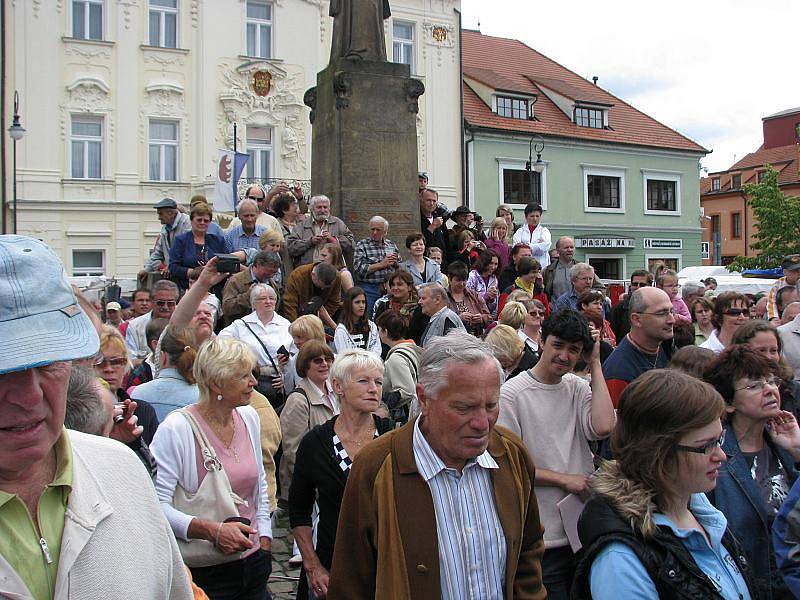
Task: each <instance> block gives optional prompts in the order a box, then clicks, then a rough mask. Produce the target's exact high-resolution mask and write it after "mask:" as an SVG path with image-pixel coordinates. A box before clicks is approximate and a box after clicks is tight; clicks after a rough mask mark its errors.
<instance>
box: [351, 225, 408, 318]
mask: <svg viewBox="0 0 800 600" xmlns="http://www.w3.org/2000/svg"><path fill="white" fill-rule="evenodd" d="M388 231H389V221H387V220H386V219H384V218H383V217H379V216H374V217H372V218H371V219H370V220H369V237H368V238H364V239H363V240H358V243H357V244H356V252H355V254H354V255H353V269H354V270H355V272H356V275H358V278H359V284H358V285H359V286H361V289H363V290H364V293H365V294H366V296H367V314H368V315H370V314H372V307H373V305H374V304H375V301H376V300H377V299H378V298H380V296H381V292H380V288H381V283H383V280H384V279H385V278H386V276H387V275H388V274H389V273H390V272H391V271H394V270H395V269H396V268H397V263H398V262H399V261H400V251H399V250H398V249H397V245H396V244H395V243H394V242H393V241H392V240H390V239H388V238H387V237H386V233H387V232H388Z"/></svg>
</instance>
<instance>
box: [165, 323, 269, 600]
mask: <svg viewBox="0 0 800 600" xmlns="http://www.w3.org/2000/svg"><path fill="white" fill-rule="evenodd" d="M255 366H256V359H255V356H254V355H253V352H252V351H251V350H250V348H249V347H248V346H247V344H244V343H243V342H240V341H238V340H233V339H229V338H222V337H218V338H216V339H212V340H209V341H207V342H206V343H205V344H203V346H202V347H201V348H200V350H199V351H198V353H197V358H196V359H195V362H194V368H193V373H194V377H195V379H196V380H197V387H198V389H199V392H200V393H199V398H198V400H197V403H196V404H193V405H191V406H188V407H186V408H183V409H180V410H177V411H174V412H172V413H170V414H169V415H168V416H167V418H166V419H165V420H164V422H163V423H162V424H161V427H160V428H159V431H158V433H157V434H156V437H155V439H154V440H153V454H154V455H155V457H156V460H157V461H158V465H159V469H158V476H157V477H156V493H157V494H158V498H159V500H160V501H161V507H162V508H163V510H164V514H165V516H166V518H167V521H169V524H170V526H171V527H172V531H173V533H174V534H175V537H176V538H177V539H178V542H179V544H178V545H179V546H180V549H181V553H182V554H183V556H184V561H185V562H186V563H187V566H188V567H189V568H190V570H191V572H192V578H193V580H194V582H195V583H196V584H197V585H198V586H199V587H200V588H202V589H203V590H204V591H205V592H206V594H208V597H209V598H210V599H211V600H223V599H224V600H228V599H231V600H232V599H234V598H248V599H250V598H253V599H259V600H266V598H267V597H268V593H267V588H266V585H265V582H266V581H267V579H268V578H269V575H270V573H271V571H272V554H271V548H272V539H271V538H272V526H271V523H270V517H269V509H268V507H269V497H268V494H267V484H266V478H265V474H264V466H263V463H262V450H261V436H260V434H261V426H260V422H259V418H258V414H257V413H256V411H255V410H254V409H253V408H252V407H250V406H249V404H250V398H251V396H252V393H253V388H254V387H255V384H256V378H255V377H254V376H253V368H254V367H255ZM220 471H221V472H222V473H223V474H224V477H226V478H227V481H228V484H229V485H230V492H223V493H224V494H225V495H224V496H221V497H219V496H215V497H213V498H206V497H205V495H206V494H213V493H214V491H213V490H215V489H218V488H216V487H209V486H205V487H203V483H204V482H205V481H206V478H207V477H209V476H210V474H211V473H212V472H216V475H215V477H219V472H220ZM228 494H229V495H228ZM198 497H203V498H204V499H207V500H208V501H209V502H213V503H214V504H215V505H216V506H217V507H220V505H222V506H225V508H221V507H220V508H217V509H216V510H213V509H207V510H210V511H211V512H210V513H205V512H203V513H200V514H194V511H195V510H196V506H197V505H196V504H195V503H194V502H196V500H193V499H197V498H198ZM193 507H195V508H193ZM228 513H230V514H228Z"/></svg>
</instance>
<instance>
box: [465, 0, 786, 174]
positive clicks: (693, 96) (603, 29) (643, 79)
mask: <svg viewBox="0 0 800 600" xmlns="http://www.w3.org/2000/svg"><path fill="white" fill-rule="evenodd" d="M461 7H462V12H463V17H464V19H463V26H464V27H465V28H470V29H477V28H478V23H479V22H480V28H479V29H480V30H481V32H482V33H484V34H486V35H495V36H500V37H508V38H514V39H518V40H521V41H522V42H525V43H526V44H528V45H529V46H531V47H533V48H535V49H536V50H538V51H539V52H541V53H543V54H545V55H546V56H548V57H550V58H551V59H553V60H555V61H557V62H559V63H560V64H562V65H564V66H565V67H567V68H569V69H571V70H573V71H575V72H576V73H578V74H579V75H581V76H583V77H585V78H587V79H591V77H592V76H593V75H597V76H598V77H599V78H600V80H599V81H598V84H599V85H600V86H602V87H604V88H605V89H606V90H608V91H609V92H611V93H612V94H614V95H615V96H618V97H620V98H622V99H624V100H625V101H626V102H628V103H629V104H632V105H633V106H635V107H636V108H638V109H639V110H641V111H643V112H645V113H647V114H648V115H650V116H651V117H654V118H655V119H657V120H659V121H661V122H662V123H664V124H665V125H668V126H669V127H672V128H673V129H676V130H677V131H679V132H681V133H682V134H684V135H686V136H688V137H690V138H691V139H693V140H695V141H696V142H698V143H699V144H701V145H702V146H704V147H706V148H708V149H710V150H713V152H712V153H711V154H709V155H708V156H707V157H706V158H705V159H703V161H702V164H703V166H704V167H707V168H708V169H709V171H712V172H713V171H719V170H723V169H727V168H728V167H730V166H731V165H732V164H733V163H734V161H735V160H738V159H740V158H742V157H743V156H744V155H745V154H747V153H748V152H752V151H754V150H756V149H757V148H758V147H759V146H760V144H761V142H762V135H761V118H762V117H764V116H767V115H770V114H773V113H776V112H779V111H781V110H785V109H787V108H794V107H797V106H800V83H798V78H797V64H798V63H797V61H798V57H800V50H799V49H798V42H797V40H798V38H799V37H800V36H798V34H797V25H798V22H800V1H798V0H764V1H762V2H756V3H754V2H750V1H745V0H691V1H690V0H672V2H658V3H656V2H642V1H641V0H636V1H633V0H612V1H610V2H597V1H596V0H594V1H591V2H590V1H589V0H573V1H572V2H563V3H555V4H550V3H547V4H546V3H542V2H534V1H532V0H491V1H490V0H462V5H461Z"/></svg>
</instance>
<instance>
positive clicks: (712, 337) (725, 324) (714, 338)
mask: <svg viewBox="0 0 800 600" xmlns="http://www.w3.org/2000/svg"><path fill="white" fill-rule="evenodd" d="M749 319H750V301H749V300H748V299H747V296H745V295H744V294H740V293H738V292H722V293H721V294H720V295H719V296H717V299H716V300H715V301H714V316H712V317H711V322H712V323H713V324H714V331H712V332H711V333H710V334H709V336H708V339H707V340H706V341H705V342H703V343H702V344H700V347H701V348H708V349H709V350H713V351H714V352H716V353H720V352H722V351H723V350H725V348H727V347H729V346H730V345H731V344H732V343H733V335H734V334H735V333H736V330H737V329H739V327H741V326H742V325H744V324H745V323H747V321H748V320H749Z"/></svg>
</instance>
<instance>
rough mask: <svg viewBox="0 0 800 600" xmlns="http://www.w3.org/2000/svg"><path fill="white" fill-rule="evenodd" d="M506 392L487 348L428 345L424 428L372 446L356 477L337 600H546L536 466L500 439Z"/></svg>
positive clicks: (343, 529) (342, 540) (348, 491)
mask: <svg viewBox="0 0 800 600" xmlns="http://www.w3.org/2000/svg"><path fill="white" fill-rule="evenodd" d="M466 381H469V383H470V385H464V382H466ZM501 381H502V368H501V367H500V364H499V363H498V362H497V360H496V359H494V358H493V357H492V354H491V351H490V350H489V348H488V347H487V346H486V344H485V343H484V342H482V341H480V340H478V339H477V338H475V337H473V336H471V335H469V334H468V333H466V332H463V331H454V332H451V333H450V334H449V335H447V336H444V337H439V338H434V339H433V340H432V341H431V343H430V344H429V346H428V348H426V350H425V353H424V354H423V358H422V363H421V365H420V375H419V383H418V385H417V394H418V397H419V403H420V407H421V410H422V414H421V416H420V417H418V418H417V419H415V420H414V421H412V422H410V423H408V424H407V425H406V426H404V427H402V428H400V429H396V430H395V431H393V432H391V433H389V434H386V435H384V436H381V437H380V438H378V439H376V440H375V441H373V442H370V444H369V445H367V446H366V447H365V448H364V450H362V451H361V452H360V453H359V455H358V456H357V457H356V459H355V462H354V464H353V467H352V469H351V471H350V476H349V478H348V481H347V486H346V488H345V492H344V497H343V499H342V506H341V512H340V514H339V525H338V528H337V532H336V547H335V550H334V556H333V567H332V569H331V577H330V580H329V582H328V583H329V585H328V589H327V598H328V599H329V600H345V599H347V600H351V599H353V598H381V599H382V600H411V599H413V600H434V599H436V600H438V599H440V598H447V599H455V598H481V599H482V600H494V599H497V600H501V599H503V598H507V599H509V600H510V599H512V598H514V599H515V600H519V599H537V600H538V599H541V598H545V597H546V595H547V594H546V592H545V589H544V586H543V584H542V571H541V565H540V560H541V557H542V554H543V553H544V542H543V540H542V533H543V530H542V526H541V524H540V522H539V511H538V506H537V503H536V496H535V495H534V488H533V482H534V478H535V473H534V466H533V463H532V462H531V459H530V456H529V455H528V452H527V450H526V449H525V446H524V445H523V443H522V441H521V440H520V439H519V438H518V437H516V436H515V435H514V434H512V433H511V432H509V431H508V430H506V429H503V428H501V427H498V428H495V427H494V424H495V422H496V421H497V417H498V412H499V410H498V409H499V405H498V401H499V395H500V383H501ZM464 540H469V543H464Z"/></svg>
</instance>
